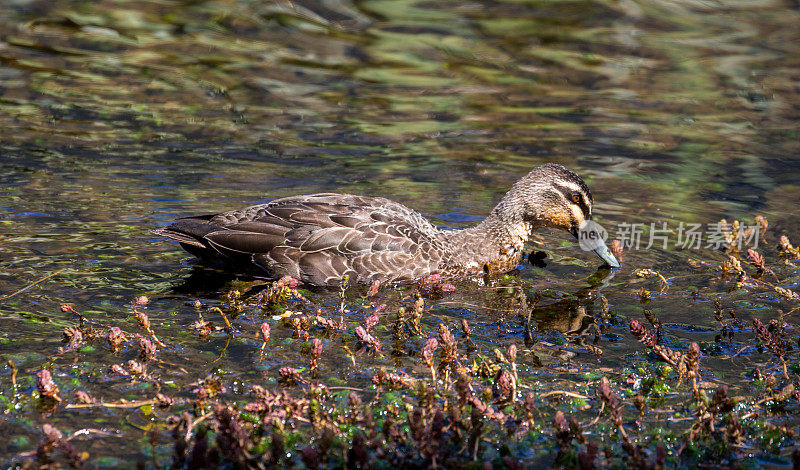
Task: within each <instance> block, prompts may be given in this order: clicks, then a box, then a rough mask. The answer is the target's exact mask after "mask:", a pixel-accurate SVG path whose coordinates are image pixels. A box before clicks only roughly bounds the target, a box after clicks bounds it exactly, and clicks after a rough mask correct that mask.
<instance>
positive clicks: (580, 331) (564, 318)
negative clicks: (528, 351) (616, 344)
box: [524, 268, 615, 361]
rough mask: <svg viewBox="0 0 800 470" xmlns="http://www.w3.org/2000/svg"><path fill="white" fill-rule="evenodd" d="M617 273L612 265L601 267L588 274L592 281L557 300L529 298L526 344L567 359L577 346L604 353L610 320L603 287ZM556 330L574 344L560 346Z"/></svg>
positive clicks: (542, 355) (545, 354)
mask: <svg viewBox="0 0 800 470" xmlns="http://www.w3.org/2000/svg"><path fill="white" fill-rule="evenodd" d="M614 273H615V271H614V270H612V269H608V268H600V269H598V270H597V272H595V273H594V274H593V275H592V276H590V277H589V278H587V280H586V282H587V284H588V285H586V286H584V287H583V288H581V289H580V290H578V291H577V292H575V293H574V294H572V295H568V296H562V297H559V298H557V299H555V301H551V300H550V299H546V298H543V297H537V296H536V295H534V296H533V298H531V299H529V302H530V303H531V305H530V306H529V310H528V314H527V318H526V319H525V334H524V338H525V345H526V346H528V347H529V348H532V349H533V350H535V351H536V357H538V358H539V359H540V360H544V359H545V358H546V357H550V358H552V359H556V360H561V361H563V360H567V359H570V358H572V357H574V356H575V355H576V354H577V352H576V351H575V350H574V347H578V348H581V349H586V350H588V351H590V352H592V353H595V354H601V353H602V351H601V350H600V347H599V345H598V343H599V341H600V338H601V335H602V334H603V333H604V332H605V331H607V330H608V328H609V326H610V324H609V322H608V321H607V320H608V303H607V301H606V300H605V297H603V295H602V292H601V291H602V288H603V287H605V286H607V285H608V283H609V282H610V281H611V279H612V278H613V277H614ZM553 332H559V333H562V334H563V335H564V338H563V339H565V340H566V342H567V343H569V344H570V345H571V346H572V347H571V348H570V347H557V346H558V345H557V344H556V343H554V342H553V341H554V339H555V338H554V337H553V334H552V333H553Z"/></svg>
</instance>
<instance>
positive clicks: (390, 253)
mask: <svg viewBox="0 0 800 470" xmlns="http://www.w3.org/2000/svg"><path fill="white" fill-rule="evenodd" d="M156 232H157V233H159V234H161V235H163V236H166V237H168V238H171V239H174V240H177V241H178V242H180V243H181V246H183V247H184V248H185V249H186V250H187V251H189V252H190V253H192V254H194V255H196V256H198V257H200V258H204V259H208V260H211V261H217V262H219V261H221V262H224V263H226V264H233V265H237V264H241V263H248V264H249V263H252V264H254V265H256V266H258V267H260V268H263V269H264V270H265V271H266V273H267V275H268V276H269V277H274V278H278V277H282V276H286V275H288V276H292V277H295V278H297V279H300V280H302V281H303V282H308V283H311V284H315V285H338V284H340V283H341V282H342V279H343V277H344V276H345V275H347V276H349V278H350V280H351V282H359V283H368V282H371V281H373V280H380V281H381V282H384V283H386V282H404V281H411V280H414V279H419V278H421V277H424V276H426V275H428V274H431V273H434V272H438V271H439V269H440V268H441V265H442V258H443V254H444V247H443V245H442V241H441V238H442V237H441V231H440V230H439V229H437V228H436V227H434V226H433V225H432V224H431V223H430V222H428V221H427V220H426V219H425V218H424V217H423V216H422V215H421V214H420V213H418V212H416V211H414V210H412V209H409V208H408V207H405V206H403V205H402V204H398V203H396V202H393V201H390V200H388V199H384V198H376V197H366V196H353V195H348V194H333V193H323V194H312V195H307V196H295V197H289V198H283V199H276V200H274V201H271V202H269V203H267V204H261V205H257V206H251V207H247V208H245V209H241V210H236V211H230V212H224V213H221V214H215V215H209V216H201V217H192V218H188V219H183V220H180V221H178V222H176V223H174V224H172V225H170V226H168V227H166V228H164V229H160V230H157V231H156Z"/></svg>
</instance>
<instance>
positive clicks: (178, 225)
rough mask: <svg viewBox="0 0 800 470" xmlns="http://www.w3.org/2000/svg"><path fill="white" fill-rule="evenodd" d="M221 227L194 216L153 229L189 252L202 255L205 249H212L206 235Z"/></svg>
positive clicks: (153, 231)
mask: <svg viewBox="0 0 800 470" xmlns="http://www.w3.org/2000/svg"><path fill="white" fill-rule="evenodd" d="M219 229H220V226H219V225H217V224H213V223H211V222H209V221H208V220H207V219H204V218H192V219H185V220H178V221H177V222H175V223H173V224H170V225H168V226H166V227H164V228H159V229H156V230H152V233H154V234H156V235H159V236H162V237H165V238H169V239H170V240H175V241H177V242H178V243H180V244H181V246H182V247H183V248H184V249H185V250H186V251H188V252H189V253H192V254H194V255H202V254H203V253H202V252H203V251H206V250H209V249H211V246H210V245H209V243H208V240H206V238H205V236H206V235H208V234H209V233H211V232H214V231H215V230H219ZM197 248H200V250H197ZM198 251H199V252H198Z"/></svg>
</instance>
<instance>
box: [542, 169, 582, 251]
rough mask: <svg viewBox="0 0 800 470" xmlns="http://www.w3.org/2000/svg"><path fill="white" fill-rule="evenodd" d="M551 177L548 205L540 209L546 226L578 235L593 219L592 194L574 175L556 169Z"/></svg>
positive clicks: (565, 170)
mask: <svg viewBox="0 0 800 470" xmlns="http://www.w3.org/2000/svg"><path fill="white" fill-rule="evenodd" d="M555 169H556V170H557V171H552V172H551V174H550V175H549V177H550V178H549V181H548V186H549V187H548V188H547V192H546V198H545V201H546V203H545V204H544V207H543V208H540V211H541V212H543V213H540V217H541V219H543V220H542V222H544V225H547V226H550V227H555V228H561V229H564V230H566V231H568V232H570V233H572V234H573V235H574V236H576V237H577V236H578V230H579V229H580V227H581V226H582V225H583V224H584V222H585V221H587V220H591V219H592V204H593V203H594V200H593V199H592V192H591V191H589V187H588V186H587V185H586V183H585V182H584V181H583V180H582V179H581V177H580V176H578V175H577V174H575V173H574V172H572V171H570V170H567V169H566V168H564V167H558V168H555Z"/></svg>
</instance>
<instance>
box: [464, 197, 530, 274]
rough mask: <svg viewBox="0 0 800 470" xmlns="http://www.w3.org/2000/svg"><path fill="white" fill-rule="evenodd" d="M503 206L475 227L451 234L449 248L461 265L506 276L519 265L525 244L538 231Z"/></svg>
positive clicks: (520, 216)
mask: <svg viewBox="0 0 800 470" xmlns="http://www.w3.org/2000/svg"><path fill="white" fill-rule="evenodd" d="M504 202H506V201H505V200H504V201H501V203H500V204H498V206H497V207H495V209H494V210H493V211H492V213H491V214H490V215H489V217H487V218H486V219H484V220H483V221H482V222H481V223H480V224H478V225H476V226H475V227H470V228H466V229H463V230H458V231H453V232H449V237H448V238H449V244H450V246H451V247H452V248H453V249H454V250H455V253H454V259H455V261H456V262H457V263H458V264H461V265H464V266H465V267H467V268H468V269H470V270H472V269H474V268H476V267H477V269H478V270H480V271H488V272H490V273H493V272H504V271H507V270H509V269H513V268H514V267H515V266H516V265H517V264H519V261H520V258H521V256H522V250H523V247H524V246H525V242H526V241H527V240H528V237H529V236H530V234H531V231H532V230H534V229H535V228H536V227H535V224H534V222H532V221H529V220H525V219H524V218H523V217H522V215H521V214H516V213H514V212H513V211H509V210H504V209H505V207H504V206H503V205H504Z"/></svg>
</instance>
